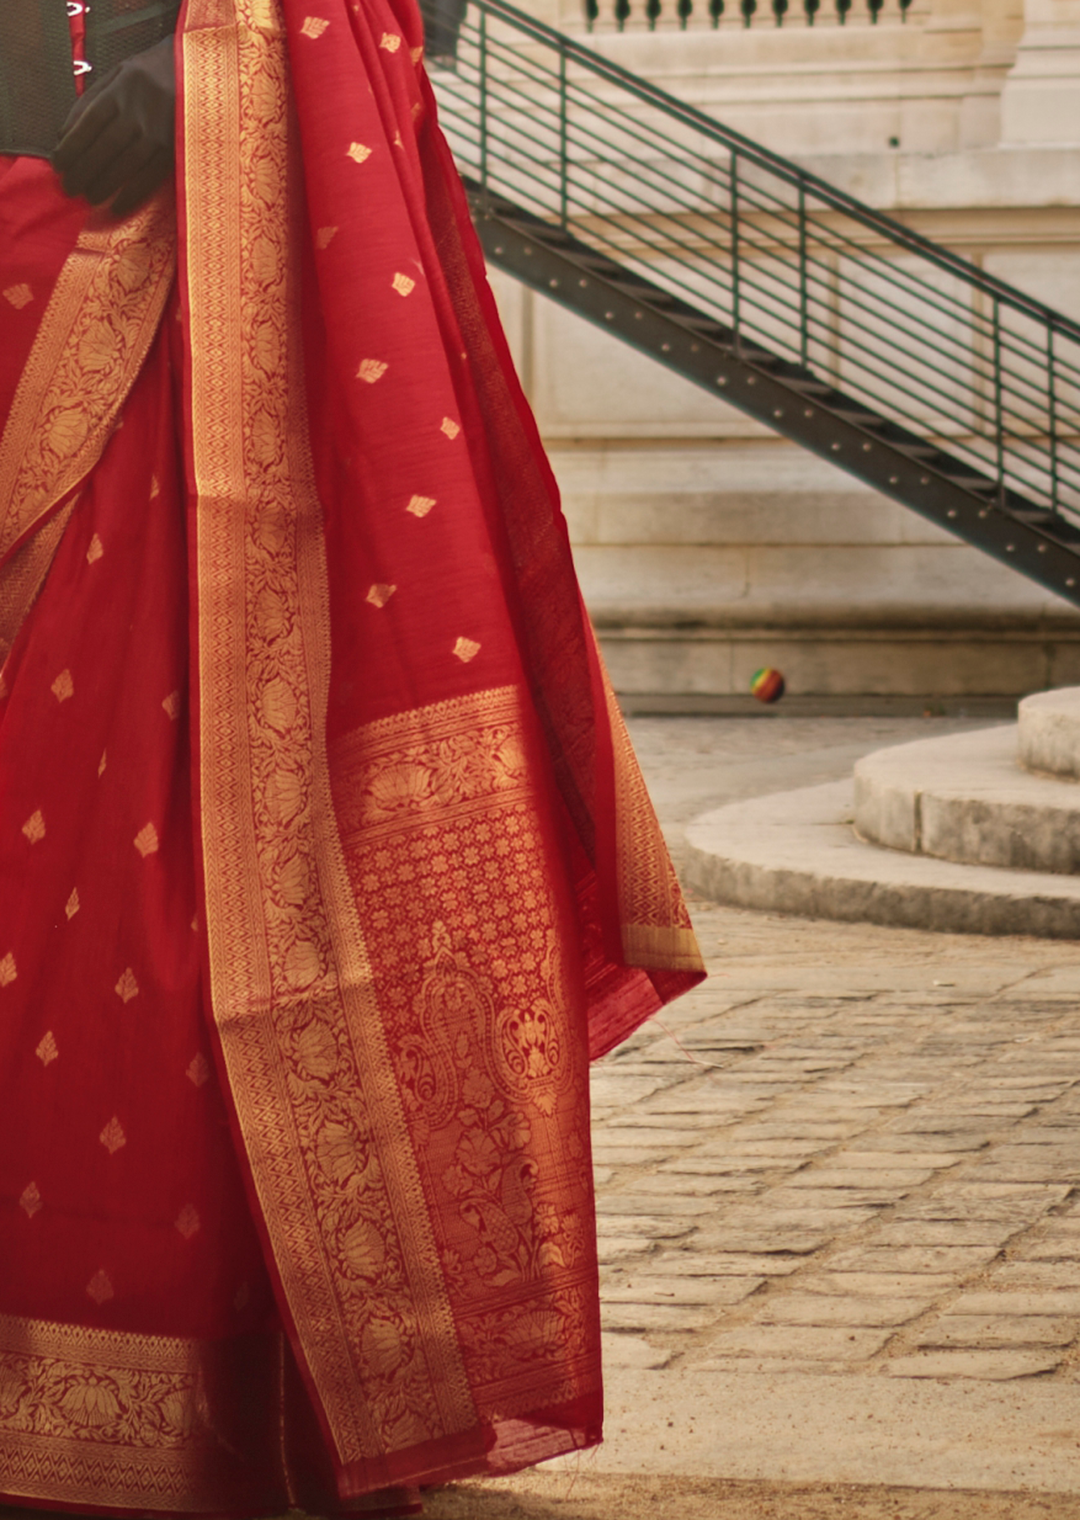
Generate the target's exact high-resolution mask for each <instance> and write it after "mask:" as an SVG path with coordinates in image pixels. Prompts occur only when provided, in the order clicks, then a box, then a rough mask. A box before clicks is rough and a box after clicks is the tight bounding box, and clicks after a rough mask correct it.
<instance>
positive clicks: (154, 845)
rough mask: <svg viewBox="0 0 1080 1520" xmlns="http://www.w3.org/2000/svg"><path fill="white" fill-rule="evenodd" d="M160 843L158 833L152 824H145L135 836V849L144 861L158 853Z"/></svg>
mask: <svg viewBox="0 0 1080 1520" xmlns="http://www.w3.org/2000/svg"><path fill="white" fill-rule="evenodd" d="M159 843H160V841H159V840H158V831H157V829H155V827H154V825H153V824H152V823H147V824H144V825H143V827H142V828H141V829H140V830H139V832H138V833H137V834H136V835H135V848H136V849H137V850H138V852H139V854H140V855H141V856H142V858H143V859H144V860H145V859H146V857H147V856H148V855H154V854H156V853H157V850H158V848H159Z"/></svg>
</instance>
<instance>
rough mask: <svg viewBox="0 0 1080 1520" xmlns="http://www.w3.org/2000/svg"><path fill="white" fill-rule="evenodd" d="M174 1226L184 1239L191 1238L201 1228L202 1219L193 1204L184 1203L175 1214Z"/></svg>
mask: <svg viewBox="0 0 1080 1520" xmlns="http://www.w3.org/2000/svg"><path fill="white" fill-rule="evenodd" d="M176 1228H177V1229H178V1230H179V1232H180V1234H181V1235H182V1236H183V1237H184V1239H185V1240H191V1239H192V1237H193V1236H195V1235H197V1234H198V1233H199V1231H200V1230H201V1229H202V1220H201V1219H200V1218H199V1211H198V1209H196V1207H195V1205H194V1204H191V1203H186V1204H185V1205H184V1207H183V1208H182V1209H181V1210H180V1212H179V1214H178V1215H177V1216H176Z"/></svg>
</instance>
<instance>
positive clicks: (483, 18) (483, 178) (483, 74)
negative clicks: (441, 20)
mask: <svg viewBox="0 0 1080 1520" xmlns="http://www.w3.org/2000/svg"><path fill="white" fill-rule="evenodd" d="M487 68H488V54H487V9H486V7H484V6H481V7H480V188H481V189H482V190H483V191H484V193H485V195H486V194H487V163H488V128H487V113H488V98H487Z"/></svg>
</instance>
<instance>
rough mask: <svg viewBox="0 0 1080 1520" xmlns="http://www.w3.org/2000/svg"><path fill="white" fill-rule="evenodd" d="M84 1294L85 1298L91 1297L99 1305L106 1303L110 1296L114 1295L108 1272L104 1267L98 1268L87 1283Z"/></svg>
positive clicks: (113, 1296)
mask: <svg viewBox="0 0 1080 1520" xmlns="http://www.w3.org/2000/svg"><path fill="white" fill-rule="evenodd" d="M86 1296H87V1298H92V1299H93V1300H94V1302H95V1304H97V1305H98V1306H99V1307H100V1306H101V1305H102V1304H107V1303H108V1301H109V1299H110V1298H115V1297H116V1292H115V1290H114V1288H113V1285H112V1282H111V1281H110V1279H109V1274H108V1273H107V1272H106V1271H105V1270H104V1268H99V1269H98V1271H96V1272H95V1273H94V1275H93V1277H92V1278H91V1279H90V1281H89V1282H88V1283H87V1285H86Z"/></svg>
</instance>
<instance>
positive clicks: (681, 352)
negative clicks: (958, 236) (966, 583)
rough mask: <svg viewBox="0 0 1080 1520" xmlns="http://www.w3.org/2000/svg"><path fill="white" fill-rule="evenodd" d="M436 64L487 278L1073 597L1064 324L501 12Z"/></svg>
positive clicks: (1073, 473)
mask: <svg viewBox="0 0 1080 1520" xmlns="http://www.w3.org/2000/svg"><path fill="white" fill-rule="evenodd" d="M455 19H456V18H455ZM440 52H441V53H442V57H441V59H438V58H437V59H436V60H435V61H436V63H437V64H439V63H441V67H437V68H436V70H435V75H434V77H435V80H436V89H437V93H438V97H439V106H440V114H441V120H442V125H443V128H444V130H445V131H446V132H447V135H448V137H449V138H450V142H451V145H452V147H453V149H454V153H455V155H456V158H457V162H458V166H459V168H460V169H461V171H462V173H463V175H464V177H465V183H466V188H467V190H468V193H469V198H470V201H471V205H472V210H473V215H474V218H475V221H476V225H477V228H478V230H479V233H480V237H481V240H482V242H483V245H484V249H485V252H486V254H487V257H488V258H489V259H490V260H491V262H492V263H494V264H496V265H499V266H500V267H501V268H503V269H506V270H508V271H509V272H510V273H511V274H513V275H516V276H517V277H518V278H519V279H521V280H523V281H524V282H525V283H526V284H527V285H530V286H532V287H533V288H534V289H536V290H539V291H542V292H543V293H544V294H545V295H548V296H551V297H552V298H553V299H555V300H556V301H559V302H561V303H562V304H563V305H564V306H567V307H569V308H570V309H571V310H573V311H576V312H577V313H579V315H581V316H584V317H587V318H588V319H589V320H591V321H593V322H595V323H596V324H597V325H598V326H600V327H603V328H605V329H607V330H608V331H609V332H612V333H614V334H615V335H616V336H618V337H620V338H622V339H624V340H625V341H626V342H627V343H631V344H632V345H633V346H634V347H635V348H638V349H641V350H642V351H643V352H645V353H647V354H650V355H651V356H652V357H653V358H654V359H656V360H658V361H659V362H660V363H661V364H665V365H667V366H668V367H669V368H670V369H673V370H675V371H677V372H678V373H679V374H681V375H684V376H685V377H686V378H687V379H689V380H692V381H694V382H695V383H696V384H698V385H700V386H702V387H703V388H704V389H706V390H708V391H710V392H711V393H712V394H713V395H718V396H722V397H723V398H724V399H725V400H726V401H728V402H730V403H731V404H732V405H734V406H737V407H739V408H740V409H741V410H742V411H744V412H747V413H749V414H750V415H751V416H753V417H756V418H757V419H759V420H760V421H762V422H764V423H766V424H768V426H769V427H771V428H774V429H775V430H776V431H777V432H779V433H783V434H784V435H785V436H786V437H788V438H791V439H793V440H794V441H795V442H796V443H799V444H802V445H803V446H804V447H806V448H808V449H812V450H813V451H814V452H815V453H817V454H821V455H822V456H824V457H825V458H826V459H829V460H832V462H833V463H834V464H837V465H839V466H840V467H841V468H843V469H845V470H848V471H850V472H851V473H852V474H853V475H857V476H858V477H859V478H860V479H861V480H864V481H866V482H867V483H868V484H869V485H871V486H873V487H875V488H876V489H877V490H880V491H882V492H884V493H885V494H886V495H887V496H892V497H895V498H896V500H898V501H901V502H903V503H904V505H905V506H908V507H912V508H914V509H915V510H916V511H917V512H921V513H922V514H923V515H924V516H925V517H928V518H931V519H932V520H933V521H934V522H937V523H939V524H940V525H941V526H943V527H946V528H948V529H949V530H950V531H952V532H953V533H955V534H957V535H958V536H959V537H961V538H963V539H966V540H967V541H968V542H969V543H971V544H974V545H976V546H977V547H978V548H980V549H984V550H985V551H986V552H987V553H988V554H992V555H994V556H995V557H996V558H997V559H1000V560H1002V561H1003V562H1004V563H1006V564H1009V565H1012V566H1013V567H1014V568H1015V569H1017V570H1020V571H1022V572H1024V573H1025V574H1026V575H1029V576H1031V577H1032V578H1033V579H1034V580H1037V581H1039V582H1041V583H1042V584H1043V585H1044V586H1047V587H1048V588H1049V589H1050V590H1052V591H1055V592H1057V593H1058V594H1059V595H1060V596H1063V597H1066V598H1068V599H1069V600H1071V601H1073V602H1075V603H1077V604H1078V605H1080V324H1077V323H1076V322H1073V321H1070V320H1069V319H1068V318H1067V317H1064V316H1062V315H1061V314H1060V313H1059V312H1056V311H1054V310H1052V309H1051V308H1050V307H1048V306H1045V305H1043V304H1042V302H1040V301H1036V300H1033V299H1032V298H1031V297H1029V296H1026V295H1024V293H1023V292H1022V291H1019V290H1016V289H1014V288H1013V287H1012V286H1010V285H1007V284H1005V283H1004V282H1003V281H1001V280H996V279H994V278H993V277H992V276H990V275H987V274H984V273H983V272H982V271H981V270H980V269H978V268H976V266H975V265H974V264H971V263H970V262H968V260H966V259H963V258H961V257H959V256H958V255H956V254H953V253H950V252H949V251H948V250H947V249H945V248H942V247H940V246H939V245H938V244H936V243H933V242H931V241H930V240H929V239H928V238H924V237H921V236H920V235H919V234H918V233H915V232H912V231H910V230H909V229H908V228H906V227H904V226H902V225H901V224H900V223H899V222H896V221H894V220H892V219H891V218H890V217H887V216H883V215H882V214H881V213H880V212H877V211H874V210H873V209H872V208H871V207H869V206H866V205H863V204H862V203H861V202H860V201H858V200H856V199H855V198H854V197H853V196H850V195H846V194H844V193H843V192H842V191H840V190H837V189H835V188H833V187H832V186H831V185H828V184H826V183H825V182H824V181H823V180H820V179H817V178H816V177H815V176H814V175H812V174H807V173H806V172H804V171H803V170H802V169H800V168H798V166H797V165H795V164H793V163H791V162H789V161H788V160H786V159H783V158H781V157H780V156H779V155H777V154H775V153H771V152H769V151H768V150H767V149H765V148H762V147H760V146H758V145H757V144H756V143H754V142H752V141H751V140H750V139H748V138H745V137H742V136H741V135H740V134H739V133H737V132H733V131H730V130H729V129H728V128H726V127H724V126H721V125H720V124H719V123H718V122H716V121H714V120H712V118H711V117H708V116H706V115H704V114H703V113H702V112H701V111H698V110H695V109H694V108H693V107H692V106H686V105H683V104H681V103H680V102H679V101H678V100H676V99H675V98H674V97H673V96H671V95H668V94H667V93H666V92H665V91H663V90H660V89H657V88H656V87H655V86H653V85H651V84H649V83H648V82H647V81H646V80H644V79H641V78H639V77H638V76H636V75H634V74H631V73H629V72H628V71H627V70H625V69H622V68H619V67H618V65H616V64H613V63H609V62H608V61H607V60H605V59H604V58H602V57H601V56H600V55H599V54H597V53H595V52H593V51H592V50H591V49H589V48H587V47H584V46H582V45H580V44H579V43H576V42H574V41H573V40H572V39H570V38H568V37H566V36H564V35H563V34H562V33H560V32H557V31H555V30H553V29H552V28H551V27H548V26H546V25H544V24H543V23H542V22H539V21H535V20H533V19H532V18H531V17H529V16H526V15H525V14H523V13H522V12H521V11H519V10H516V9H515V8H514V7H512V6H510V5H507V4H505V3H504V0H469V5H468V9H467V11H466V13H465V15H464V19H463V20H462V21H461V23H460V27H459V29H458V33H457V46H456V50H455V51H452V50H451V48H450V47H443V48H441V49H440Z"/></svg>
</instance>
